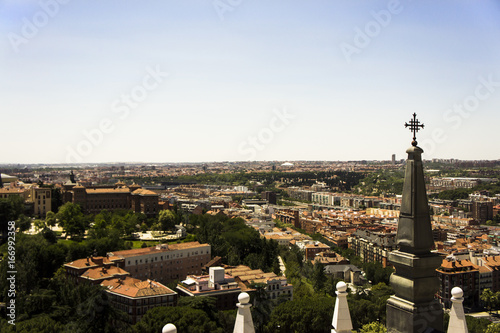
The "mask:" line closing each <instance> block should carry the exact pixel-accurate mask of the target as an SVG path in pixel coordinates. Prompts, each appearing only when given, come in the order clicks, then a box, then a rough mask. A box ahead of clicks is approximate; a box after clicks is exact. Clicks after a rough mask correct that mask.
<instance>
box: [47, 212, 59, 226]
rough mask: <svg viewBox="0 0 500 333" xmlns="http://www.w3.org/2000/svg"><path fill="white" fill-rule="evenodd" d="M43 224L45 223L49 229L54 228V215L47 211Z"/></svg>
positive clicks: (55, 220)
mask: <svg viewBox="0 0 500 333" xmlns="http://www.w3.org/2000/svg"><path fill="white" fill-rule="evenodd" d="M45 223H47V225H48V226H49V227H55V226H56V224H57V218H56V213H54V212H52V211H48V212H47V214H46V215H45Z"/></svg>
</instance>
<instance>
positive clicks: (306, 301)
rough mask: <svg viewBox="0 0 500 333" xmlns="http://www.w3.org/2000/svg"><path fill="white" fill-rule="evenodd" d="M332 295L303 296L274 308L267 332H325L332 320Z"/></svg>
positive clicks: (266, 326)
mask: <svg viewBox="0 0 500 333" xmlns="http://www.w3.org/2000/svg"><path fill="white" fill-rule="evenodd" d="M333 306H334V299H333V298H332V297H321V296H320V297H318V296H315V297H303V298H300V299H294V300H292V301H289V302H284V303H281V304H280V305H278V306H276V308H274V310H273V312H272V314H271V317H270V319H269V322H268V323H267V324H266V325H265V330H264V331H265V332H269V333H272V332H297V333H323V332H329V331H330V329H329V328H330V327H331V321H332V309H333Z"/></svg>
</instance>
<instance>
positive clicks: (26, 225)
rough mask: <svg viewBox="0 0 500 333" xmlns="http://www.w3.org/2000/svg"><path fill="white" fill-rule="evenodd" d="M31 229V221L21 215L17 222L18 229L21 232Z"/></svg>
mask: <svg viewBox="0 0 500 333" xmlns="http://www.w3.org/2000/svg"><path fill="white" fill-rule="evenodd" d="M30 228H31V219H30V218H29V217H27V216H26V215H24V214H21V215H20V216H19V217H18V219H17V220H16V229H19V232H23V231H26V230H29V229H30Z"/></svg>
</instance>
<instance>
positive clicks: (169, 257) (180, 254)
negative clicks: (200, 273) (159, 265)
mask: <svg viewBox="0 0 500 333" xmlns="http://www.w3.org/2000/svg"><path fill="white" fill-rule="evenodd" d="M209 253H210V251H208V250H207V254H209ZM200 254H203V251H200ZM191 255H192V256H195V255H198V251H195V252H193V253H192V254H191ZM163 257H164V256H160V259H159V260H158V257H154V259H153V258H151V262H154V261H163ZM182 257H183V253H182V252H181V253H173V254H172V256H170V255H169V254H167V255H166V256H165V259H174V258H182ZM186 257H189V253H188V254H187V256H186ZM192 259H193V258H192ZM203 259H204V258H203V257H199V258H194V260H203ZM144 262H145V263H146V264H147V263H148V262H149V259H144ZM178 263H179V262H178ZM130 264H131V260H127V265H130ZM135 264H136V265H138V264H142V259H135Z"/></svg>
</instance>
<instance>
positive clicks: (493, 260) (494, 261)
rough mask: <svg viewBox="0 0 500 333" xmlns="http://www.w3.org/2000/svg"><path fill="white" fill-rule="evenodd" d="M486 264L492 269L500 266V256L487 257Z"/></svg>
mask: <svg viewBox="0 0 500 333" xmlns="http://www.w3.org/2000/svg"><path fill="white" fill-rule="evenodd" d="M483 259H484V263H485V264H486V265H488V266H490V267H496V266H500V256H495V257H485V258H483Z"/></svg>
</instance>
